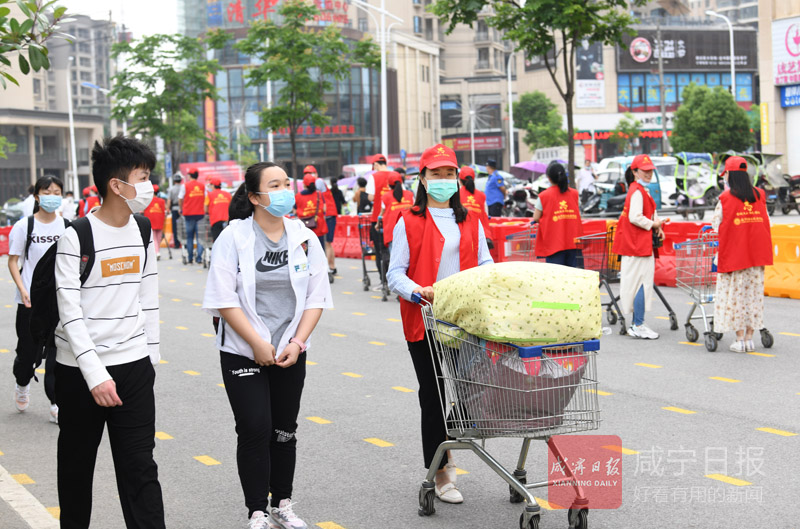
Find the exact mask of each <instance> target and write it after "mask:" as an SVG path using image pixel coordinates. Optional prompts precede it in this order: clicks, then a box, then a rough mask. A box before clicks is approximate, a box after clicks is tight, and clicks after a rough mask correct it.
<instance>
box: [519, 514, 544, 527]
mask: <svg viewBox="0 0 800 529" xmlns="http://www.w3.org/2000/svg"><path fill="white" fill-rule="evenodd" d="M519 529H539V515H538V514H537V515H535V516H534V517H533V518H531V519H530V521H529V522H528V523H527V524H526V523H525V514H524V513H523V514H520V515H519Z"/></svg>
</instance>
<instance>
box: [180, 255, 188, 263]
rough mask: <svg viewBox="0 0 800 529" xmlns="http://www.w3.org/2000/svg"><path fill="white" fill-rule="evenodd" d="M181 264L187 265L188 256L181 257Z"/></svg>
mask: <svg viewBox="0 0 800 529" xmlns="http://www.w3.org/2000/svg"><path fill="white" fill-rule="evenodd" d="M181 262H182V263H183V264H186V263H187V261H186V256H185V255H181Z"/></svg>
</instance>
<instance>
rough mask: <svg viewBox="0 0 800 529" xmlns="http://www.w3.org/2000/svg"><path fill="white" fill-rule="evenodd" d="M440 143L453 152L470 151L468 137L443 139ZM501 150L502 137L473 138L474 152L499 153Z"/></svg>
mask: <svg viewBox="0 0 800 529" xmlns="http://www.w3.org/2000/svg"><path fill="white" fill-rule="evenodd" d="M442 143H443V144H444V145H445V146H447V147H450V148H451V149H453V150H454V151H469V150H470V149H471V145H470V141H469V137H466V138H445V139H443V140H442ZM502 149H503V137H502V136H475V150H476V151H499V150H502Z"/></svg>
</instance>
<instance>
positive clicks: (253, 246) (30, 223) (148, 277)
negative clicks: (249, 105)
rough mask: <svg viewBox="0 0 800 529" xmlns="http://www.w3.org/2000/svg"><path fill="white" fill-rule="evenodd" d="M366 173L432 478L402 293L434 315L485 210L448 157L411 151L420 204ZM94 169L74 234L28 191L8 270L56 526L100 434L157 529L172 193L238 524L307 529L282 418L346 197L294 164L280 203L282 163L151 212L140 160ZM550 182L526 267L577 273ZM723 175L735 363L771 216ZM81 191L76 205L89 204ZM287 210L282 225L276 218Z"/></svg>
mask: <svg viewBox="0 0 800 529" xmlns="http://www.w3.org/2000/svg"><path fill="white" fill-rule="evenodd" d="M372 161H373V168H374V169H375V172H374V173H373V174H372V175H371V176H370V178H369V180H367V181H366V182H364V185H363V186H361V188H362V189H361V190H360V192H361V193H363V194H365V195H366V198H367V200H368V201H369V202H371V203H372V208H371V213H370V214H371V215H372V218H373V219H374V220H375V222H377V221H378V219H381V221H382V222H383V234H384V235H383V241H384V243H385V244H386V246H387V248H391V260H390V263H389V266H388V273H387V279H388V283H389V286H390V288H391V289H392V290H393V291H394V292H396V293H397V294H398V295H399V296H400V298H401V299H400V312H401V317H402V322H403V333H404V336H405V339H406V342H407V347H408V350H409V355H410V357H411V362H412V364H413V367H414V370H415V372H416V375H417V380H418V383H419V404H420V410H421V416H422V421H421V436H422V444H423V463H424V466H425V467H426V468H428V467H430V466H431V465H432V464H433V463H434V462H433V457H434V454H435V453H436V449H437V447H438V446H439V444H440V443H441V442H442V441H444V440H445V439H446V428H445V423H444V417H443V416H442V412H441V410H442V403H441V400H440V399H441V398H442V396H443V395H444V391H443V389H442V388H441V387H439V386H437V384H440V382H437V365H436V364H435V362H433V360H432V357H431V355H430V349H429V345H430V343H429V342H430V339H431V338H430V336H429V335H428V333H426V331H425V328H424V325H423V321H422V317H421V314H420V309H419V307H418V305H416V304H415V303H414V302H413V301H412V299H413V295H414V294H419V295H420V296H422V297H423V298H425V299H427V300H429V301H432V300H433V298H434V290H433V284H434V283H435V282H436V281H439V280H442V279H444V278H446V277H448V276H450V275H452V274H455V273H457V272H459V271H461V270H465V269H468V268H471V267H475V266H483V265H488V264H491V263H492V257H491V255H490V253H489V245H488V236H487V235H488V233H489V224H488V215H487V213H488V207H487V204H486V198H485V196H484V195H483V193H481V192H480V191H479V190H477V189H476V188H475V181H474V179H475V175H474V172H472V171H471V170H470V169H469V168H459V165H458V163H457V159H456V155H455V153H454V152H453V151H452V150H451V149H449V148H448V147H446V146H444V145H440V144H439V145H435V146H433V147H431V148H429V149H427V150H425V152H424V153H423V155H422V157H421V162H420V173H419V186H418V188H417V191H416V194H414V193H412V192H411V191H409V190H406V189H405V187H404V182H403V178H402V176H401V175H400V174H398V173H396V172H393V171H389V170H388V169H387V167H386V158H385V157H384V156H383V155H376V156H374V157H373V159H372ZM92 164H93V169H92V173H93V177H94V182H95V186H96V187H95V189H96V196H97V197H98V200H97V201H96V202H95V203H94V205H93V206H92V208H90V209H88V210H87V211H85V212H83V215H82V217H81V215H80V214H81V209H82V208H81V206H79V207H78V210H77V211H76V215H77V216H78V217H79V218H78V219H76V220H75V221H74V222H73V223H72V224H70V223H69V221H68V220H62V219H60V218H59V217H58V214H57V211H58V210H59V208H61V207H62V205H63V198H62V195H63V183H62V182H61V180H59V179H58V178H56V177H52V176H47V177H42V178H40V179H39V180H38V181H37V182H36V184H35V186H34V189H33V194H32V196H33V197H34V208H33V212H32V214H31V215H30V216H28V217H25V218H23V219H21V220H20V221H19V222H18V223H17V224H16V225H15V226H14V228H13V229H12V232H11V236H10V239H11V240H10V258H9V270H10V272H11V276H12V278H13V280H14V282H15V284H16V287H17V292H16V300H15V301H16V302H17V316H16V329H17V338H18V344H17V350H16V353H17V354H16V359H15V362H14V367H13V375H14V377H15V379H16V386H15V395H14V400H15V406H16V409H17V410H18V411H20V412H24V411H25V410H26V409H27V408H28V406H29V403H30V382H31V378H32V377H33V376H34V368H35V367H36V366H37V365H38V364H39V363H41V362H42V361H44V362H45V366H46V374H45V377H44V380H45V384H44V386H45V392H46V395H47V398H48V399H49V400H50V402H51V412H50V417H51V421H53V422H56V423H58V425H59V429H60V431H59V436H58V449H57V473H58V493H59V503H60V505H61V527H64V528H70V529H71V528H86V527H88V526H89V522H90V517H91V506H92V480H93V473H94V463H95V459H96V455H97V448H98V445H99V443H100V439H101V437H102V433H103V430H104V428H105V427H107V428H108V432H109V439H110V444H111V451H112V456H113V459H114V465H115V473H116V479H117V486H118V490H119V498H120V503H121V505H122V511H123V515H124V518H125V524H126V526H127V527H129V528H139V527H141V528H160V527H164V505H163V500H162V492H161V485H160V483H159V478H158V467H157V465H156V462H155V460H154V458H153V449H154V446H155V445H154V435H155V407H156V403H155V398H154V392H153V387H154V382H155V371H154V366H155V365H156V364H158V363H159V360H160V352H159V343H160V338H159V302H158V272H157V264H156V261H157V259H158V248H159V246H160V243H161V237H162V234H161V233H160V232H161V231H162V230H163V228H164V223H163V221H164V218H165V216H166V214H167V212H170V211H172V212H173V213H174V209H173V207H174V201H175V200H176V199H177V200H178V204H179V208H180V209H179V212H180V214H181V215H183V216H184V217H186V220H187V222H194V220H195V219H193V218H192V217H197V216H201V215H204V214H208V215H210V216H211V228H212V230H213V232H214V238H215V244H214V250H213V252H212V256H211V264H210V268H209V273H208V280H207V284H206V289H205V294H204V300H203V309H204V310H206V311H207V312H208V313H210V314H211V315H212V316H213V318H214V320H215V326H216V330H217V334H216V349H217V350H218V351H219V355H220V367H221V369H222V375H223V380H224V382H225V390H226V393H227V397H228V400H229V403H230V406H231V410H232V413H233V416H234V419H235V422H236V433H237V456H236V457H237V465H238V470H239V478H240V482H241V487H242V490H243V493H244V498H245V506H246V508H247V513H248V519H247V523H248V527H249V528H251V529H265V528H273V529H281V528H283V529H302V528H305V527H307V525H306V524H305V522H303V521H302V520H301V519H300V518H299V517H298V516H297V514H295V513H294V510H293V505H294V503H293V502H292V496H293V480H294V472H295V466H296V460H297V456H296V454H297V452H296V450H297V439H296V430H297V417H298V413H299V409H300V400H301V396H302V392H303V386H304V381H305V373H306V371H305V365H306V356H307V351H308V350H309V348H310V347H311V341H312V340H311V337H312V334H313V331H314V329H315V327H316V326H317V324H318V322H319V320H320V318H321V315H322V312H323V310H324V309H327V308H332V306H333V300H332V295H331V289H330V285H329V282H328V280H327V279H328V273H329V272H330V270H331V269H333V270H335V263H334V262H333V256H332V253H330V254H329V253H328V249H329V248H330V242H332V238H331V237H328V235H329V234H331V233H333V232H334V231H335V226H336V216H337V215H338V213H339V211H340V209H339V208H340V203H341V200H338V201H337V200H336V196H335V195H334V194H333V193H332V192H331V189H330V188H328V187H327V185H326V184H325V183H324V182H323V181H322V180H321V179H319V177H318V175H317V172H316V170H315V168H314V167H313V166H307V167H306V168H305V169H304V177H303V182H304V186H305V189H304V191H303V192H301V193H298V194H295V193H294V192H293V191H292V182H291V179H290V178H289V176H288V175H287V173H286V171H285V170H284V169H283V168H281V167H280V166H278V165H276V164H274V163H270V162H262V163H256V164H254V165H252V166H250V167H249V168H248V169H247V171H246V173H245V178H244V183H243V184H242V185H240V186H239V188H238V189H237V190H236V192H235V194H234V195H233V196H232V197H231V196H230V195H228V194H227V193H226V192H224V191H222V190H221V186H220V182H219V181H215V180H212V181H211V182H210V184H211V185H212V188H211V190H210V192H209V193H208V200H207V201H206V200H204V197H205V193H206V190H205V188H204V187H203V186H202V185H200V184H199V183H196V182H197V176H196V175H190V181H189V182H188V183H187V185H186V186H184V187H183V191H181V190H173V189H172V188H171V189H170V191H169V194H168V199H167V201H164V200H163V199H159V198H154V192H155V188H154V186H153V185H152V183H151V182H150V171H151V170H152V169H153V167H154V166H155V156H154V155H153V153H152V151H151V150H150V149H149V148H148V147H147V146H146V145H145V144H143V143H141V142H139V141H138V140H136V139H133V138H126V137H122V136H117V137H115V138H109V139H106V140H105V141H104V142H103V143H102V144H100V143H96V144H95V146H94V149H93V151H92ZM631 171H632V174H633V177H634V181H633V183H632V184H631V186H630V189H629V191H628V197H627V200H626V203H625V209H624V211H623V214H622V217H621V218H620V221H619V224H618V229H617V235H616V238H615V244H614V251H615V252H616V253H618V254H619V255H621V256H622V281H623V284H622V292H621V295H622V306H623V310H625V311H627V312H633V313H634V325H633V327H631V330H630V331H629V332H630V334H631V336H633V337H637V338H657V337H658V335H655V336H653V335H654V334H655V333H654V332H653V331H651V330H650V329H648V328H646V327H645V326H644V312H645V309H646V308H647V306H648V303H649V299H650V296H651V293H650V292H651V290H652V277H653V266H654V265H653V255H652V254H653V233H654V232H655V233H656V236H658V235H662V236H663V230H662V225H663V222H662V221H661V220H660V219H659V217H658V215H657V213H656V207H655V204H654V202H653V199H652V198H651V197H650V196H649V192H648V190H647V185H646V184H647V182H648V181H649V179H650V178H652V171H653V164H652V161H651V160H650V158H649V157H648V156H647V155H641V156H637V157H636V158H635V159H634V161H633V164H632V166H631ZM547 176H548V178H549V180H550V182H551V184H552V186H551V187H550V188H549V189H548V190H546V191H545V192H543V193H541V194H540V196H539V200H538V201H537V203H536V208H535V219H536V220H537V221H538V222H539V233H538V239H539V240H538V242H537V255H538V256H541V257H544V258H545V259H546V260H547V261H548V262H551V263H557V264H562V265H567V266H578V265H579V264H580V259H579V252H578V250H577V248H576V244H575V239H576V238H577V237H579V236H580V234H581V233H582V232H581V223H580V214H579V212H578V195H577V191H576V190H574V189H571V188H570V187H569V185H568V183H567V174H566V170H565V168H564V167H563V166H561V165H559V164H551V165H550V166H549V167H548V169H547ZM724 177H725V179H726V181H727V182H728V183H729V185H730V190H729V191H726V192H725V193H723V195H722V197H721V200H720V204H719V205H718V207H717V211H716V212H715V216H714V226H715V229H718V230H719V233H720V252H719V278H718V293H719V299H718V302H717V312H718V314H719V316H718V319H717V321H716V323H715V329H717V327H716V326H718V328H719V330H720V331H722V330H735V331H736V336H737V339H736V341H735V342H734V344H733V345H732V346H731V349H732V350H733V351H737V352H746V351H750V350H753V343H752V335H753V332H754V330H756V329H759V328H760V327H761V326H762V321H763V274H764V266H765V265H769V264H771V243H770V239H769V218H768V216H767V215H766V207H765V202H764V201H765V197H764V193H763V192H761V191H759V190H754V189H753V187H752V185H751V184H750V182H749V178H748V177H747V173H746V162H744V160H742V159H740V158H735V157H734V158H731V159H729V161H728V163H726V172H725V174H724ZM174 182H180V178H176V179H175V180H174ZM193 182H194V183H193ZM332 187H333V186H332ZM89 191H90V193H89V195H88V197H87V198H86V202H88V200H89V198H91V197H92V196H95V195H92V194H91V193H92V191H91V189H90V190H89ZM193 201H194V202H193ZM93 202H94V201H93ZM198 203H200V204H201V206H202V209H201V207H198V205H197V204H198ZM358 203H359V204H360V203H361V199H360V198H359V201H358ZM223 210H224V211H223ZM201 212H202V213H201ZM292 212H295V213H296V217H297V218H292V217H290V214H291V213H292ZM139 213H147V214H148V215H149V216H148V217H143V216H140V215H137V214H139ZM148 218H149V219H150V220H148ZM223 219H224V220H223ZM188 231H189V230H187V234H188ZM187 244H189V243H188V242H187ZM53 249H54V251H53ZM48 252H51V253H50V256H51V258H52V264H51V266H52V267H53V268H52V270H53V273H52V275H53V276H54V284H53V290H54V296H55V299H56V300H57V309H58V314H57V324H56V323H55V322H54V327H55V329H54V331H53V333H52V337H51V340H49V341H47V342H45V343H42V342H41V341H39V340H38V339H34V336H33V335H32V333H31V331H30V323H31V314H32V312H31V311H32V310H33V308H32V304H31V294H30V293H31V291H32V289H35V288H40V286H37V285H36V284H32V281H33V279H32V278H33V277H34V276H35V274H34V270H36V269H37V265H38V263H39V261H41V262H42V264H46V263H48V262H49V261H48ZM198 253H202V248H201V247H200V246H199V241H198ZM190 255H191V254H190ZM435 492H436V495H437V497H439V498H440V500H441V501H444V502H449V503H460V502H462V501H463V496H462V493H461V491H460V490H459V489H458V487H457V484H456V472H455V463H454V461H453V460H452V458H450V457H449V456H448V457H447V458H446V459H445V460H443V461H442V462H441V463H440V464H439V470H438V472H437V473H436V481H435ZM270 497H271V499H270Z"/></svg>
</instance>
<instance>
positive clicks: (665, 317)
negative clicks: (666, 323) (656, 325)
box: [656, 316, 669, 320]
mask: <svg viewBox="0 0 800 529" xmlns="http://www.w3.org/2000/svg"><path fill="white" fill-rule="evenodd" d="M656 319H657V320H668V319H669V318H668V317H667V316H656Z"/></svg>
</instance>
